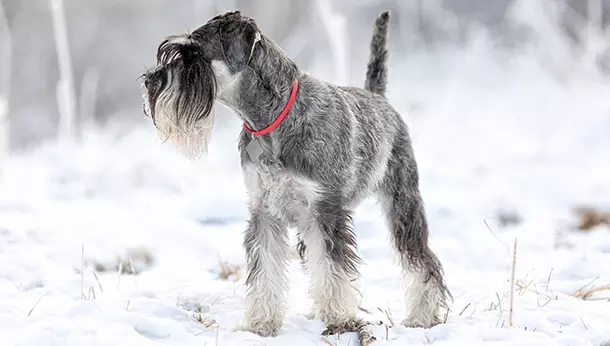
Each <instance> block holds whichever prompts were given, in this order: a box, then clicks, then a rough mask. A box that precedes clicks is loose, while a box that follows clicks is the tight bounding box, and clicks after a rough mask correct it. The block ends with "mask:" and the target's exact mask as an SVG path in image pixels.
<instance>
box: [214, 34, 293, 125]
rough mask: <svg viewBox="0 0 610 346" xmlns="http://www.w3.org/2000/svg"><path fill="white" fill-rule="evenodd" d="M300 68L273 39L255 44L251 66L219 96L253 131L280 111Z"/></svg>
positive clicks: (268, 122) (269, 121) (271, 119)
mask: <svg viewBox="0 0 610 346" xmlns="http://www.w3.org/2000/svg"><path fill="white" fill-rule="evenodd" d="M298 75H299V69H298V67H297V65H296V63H294V62H293V61H292V60H291V59H290V58H288V56H287V55H286V54H285V53H284V52H283V51H282V50H281V49H280V48H279V47H278V46H277V45H275V43H273V42H272V41H271V40H268V39H266V38H265V37H262V39H261V41H260V42H258V43H256V46H255V47H254V50H253V53H252V56H251V58H250V62H249V64H248V67H246V69H244V70H243V71H241V72H239V73H238V74H236V75H235V76H233V78H232V80H231V81H230V82H229V83H227V84H226V85H225V86H224V87H223V88H222V90H221V92H220V94H219V96H218V98H219V100H220V101H221V102H222V103H223V104H225V105H226V106H228V107H230V108H231V109H233V110H234V111H235V112H236V113H238V115H239V116H240V117H241V119H242V120H243V121H244V122H245V123H246V124H247V125H248V126H249V127H250V128H251V129H254V130H260V129H263V128H265V127H267V126H268V125H269V124H271V123H272V122H273V120H275V118H276V117H277V116H278V115H279V114H280V112H281V111H282V109H283V108H284V106H285V105H286V103H287V102H288V99H289V97H290V92H291V90H292V84H293V82H294V80H295V79H297V78H298Z"/></svg>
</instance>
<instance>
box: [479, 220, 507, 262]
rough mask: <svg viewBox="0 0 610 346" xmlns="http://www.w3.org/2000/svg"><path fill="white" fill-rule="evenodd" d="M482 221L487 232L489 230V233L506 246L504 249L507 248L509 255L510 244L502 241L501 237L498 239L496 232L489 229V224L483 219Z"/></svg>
mask: <svg viewBox="0 0 610 346" xmlns="http://www.w3.org/2000/svg"><path fill="white" fill-rule="evenodd" d="M483 222H484V223H485V226H487V229H488V230H489V232H491V234H492V235H493V236H494V237H495V238H496V239H497V240H498V241H499V242H500V243H502V245H504V246H506V249H507V250H508V255H509V256H510V246H509V245H508V244H506V243H505V242H503V241H502V239H500V237H498V236H497V235H496V233H495V232H494V231H493V230H492V229H491V227H490V226H489V224H488V223H487V220H485V219H483Z"/></svg>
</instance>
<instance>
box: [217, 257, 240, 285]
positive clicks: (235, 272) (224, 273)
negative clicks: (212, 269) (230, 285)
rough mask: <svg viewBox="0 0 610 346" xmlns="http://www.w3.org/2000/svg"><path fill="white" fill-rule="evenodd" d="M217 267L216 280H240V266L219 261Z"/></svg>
mask: <svg viewBox="0 0 610 346" xmlns="http://www.w3.org/2000/svg"><path fill="white" fill-rule="evenodd" d="M218 265H219V267H220V270H219V272H218V278H219V279H221V280H225V281H228V280H230V279H232V281H239V280H240V279H241V269H242V268H241V266H240V265H238V264H231V263H229V262H227V261H219V262H218Z"/></svg>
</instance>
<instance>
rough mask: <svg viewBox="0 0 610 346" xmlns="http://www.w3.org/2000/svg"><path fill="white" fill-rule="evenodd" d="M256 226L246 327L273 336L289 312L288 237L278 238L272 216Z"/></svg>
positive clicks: (260, 333)
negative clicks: (287, 311)
mask: <svg viewBox="0 0 610 346" xmlns="http://www.w3.org/2000/svg"><path fill="white" fill-rule="evenodd" d="M255 227H256V232H257V234H256V236H254V237H253V238H254V243H253V244H251V245H252V247H253V253H252V254H251V256H252V258H251V261H256V264H252V263H250V264H249V271H250V273H249V276H250V277H251V280H250V282H249V285H248V293H247V296H246V305H247V310H246V314H245V329H246V330H249V331H252V332H254V333H256V334H259V335H262V336H273V335H276V334H277V332H278V331H279V330H280V328H281V327H282V324H283V323H284V317H285V315H286V308H287V304H286V300H287V293H288V281H287V275H286V265H287V260H288V244H287V242H286V239H278V235H277V234H274V232H276V231H277V225H273V224H272V223H271V222H270V221H269V220H267V219H264V218H262V219H261V220H260V221H259V222H258V225H256V226H255ZM280 238H283V237H281V236H280Z"/></svg>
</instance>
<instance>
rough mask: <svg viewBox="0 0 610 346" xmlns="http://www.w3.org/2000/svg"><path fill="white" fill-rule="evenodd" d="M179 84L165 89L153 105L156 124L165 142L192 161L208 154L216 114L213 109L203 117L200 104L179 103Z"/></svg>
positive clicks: (184, 101) (183, 101)
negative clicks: (168, 142)
mask: <svg viewBox="0 0 610 346" xmlns="http://www.w3.org/2000/svg"><path fill="white" fill-rule="evenodd" d="M176 89H177V85H176V83H171V84H170V85H169V87H168V88H167V89H166V90H163V91H162V92H161V93H160V94H159V96H158V97H157V100H156V102H155V105H154V113H153V114H154V123H155V126H156V128H157V133H158V134H159V137H160V138H161V139H162V140H163V141H168V140H169V141H171V142H173V143H174V144H176V146H177V148H178V150H179V151H180V152H181V153H182V154H184V155H185V156H187V157H189V158H196V157H198V156H200V155H205V154H207V151H208V144H209V143H210V137H211V133H212V127H213V126H214V120H215V117H216V116H215V115H216V114H215V113H216V112H212V108H210V109H209V110H206V112H208V113H207V115H204V116H202V112H203V110H202V108H206V106H204V105H201V104H193V103H187V102H186V101H187V100H186V98H184V99H183V100H182V101H181V100H180V97H179V96H180V94H179V93H178V92H177V90H176ZM149 107H150V105H149Z"/></svg>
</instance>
